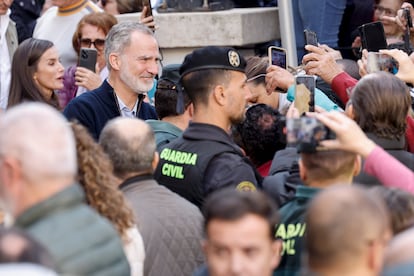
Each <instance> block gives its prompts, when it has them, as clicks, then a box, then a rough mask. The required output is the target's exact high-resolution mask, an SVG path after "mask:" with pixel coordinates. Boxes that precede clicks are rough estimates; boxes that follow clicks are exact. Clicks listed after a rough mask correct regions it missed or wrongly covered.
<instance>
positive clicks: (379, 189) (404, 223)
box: [371, 186, 414, 235]
mask: <svg viewBox="0 0 414 276" xmlns="http://www.w3.org/2000/svg"><path fill="white" fill-rule="evenodd" d="M371 192H372V193H374V194H375V195H377V196H379V197H380V198H381V199H383V200H384V202H385V204H386V205H387V207H388V212H389V214H390V221H391V227H392V231H393V234H394V235H397V234H398V233H400V232H402V231H404V230H406V229H408V228H410V227H412V226H414V196H413V195H412V194H410V193H408V192H406V191H403V190H400V189H398V188H388V187H385V186H375V187H373V188H372V189H371Z"/></svg>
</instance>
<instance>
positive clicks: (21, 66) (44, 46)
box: [8, 38, 59, 109]
mask: <svg viewBox="0 0 414 276" xmlns="http://www.w3.org/2000/svg"><path fill="white" fill-rule="evenodd" d="M53 46H54V45H53V42H51V41H49V40H42V39H35V38H28V39H26V40H25V41H23V42H22V43H21V44H20V45H19V47H17V49H16V52H14V55H13V61H12V66H11V81H10V92H9V100H8V108H10V107H12V106H15V105H18V104H19V103H22V102H24V101H34V102H43V103H47V104H50V105H52V106H54V107H56V108H58V109H59V101H58V98H57V95H56V94H55V93H53V94H52V96H51V99H50V100H47V99H45V98H44V96H43V94H42V92H41V91H40V88H39V86H38V85H37V84H36V82H35V81H34V79H33V76H34V74H35V73H36V71H37V66H38V64H39V60H40V58H41V57H42V55H43V54H44V53H45V52H46V51H47V50H49V49H50V48H52V47H53Z"/></svg>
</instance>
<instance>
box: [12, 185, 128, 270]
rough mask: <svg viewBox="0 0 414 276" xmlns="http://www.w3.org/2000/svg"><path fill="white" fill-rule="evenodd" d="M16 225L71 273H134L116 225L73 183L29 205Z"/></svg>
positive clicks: (58, 264) (57, 265) (59, 267)
mask: <svg viewBox="0 0 414 276" xmlns="http://www.w3.org/2000/svg"><path fill="white" fill-rule="evenodd" d="M16 226H17V227H19V228H22V229H24V230H25V231H27V232H28V233H29V234H31V235H32V236H33V237H34V238H35V239H36V240H38V241H39V242H40V243H41V244H42V245H43V246H45V247H46V249H47V250H48V251H49V253H50V254H51V255H52V257H53V258H54V261H55V264H56V267H57V272H58V273H61V274H65V275H66V274H67V275H100V276H103V275H108V276H109V275H110V276H114V275H117V276H118V275H125V276H127V275H128V276H129V275H130V268H129V264H128V261H127V259H126V257H125V254H124V250H123V247H122V242H121V239H120V238H119V236H118V234H117V232H116V231H115V229H114V227H113V226H112V225H111V224H110V223H109V222H108V221H107V220H106V219H104V218H103V217H101V216H99V215H98V214H97V213H96V212H95V211H94V210H92V209H91V208H90V207H88V206H87V205H86V204H85V203H84V194H83V191H82V189H81V188H80V187H79V186H78V185H72V186H70V187H68V188H66V189H65V190H63V191H61V192H59V193H57V194H55V195H54V196H52V197H50V198H48V199H46V200H45V201H42V202H40V203H38V204H36V205H34V206H32V207H31V208H29V209H27V210H26V211H25V212H24V213H23V214H21V215H20V216H19V217H18V218H17V220H16Z"/></svg>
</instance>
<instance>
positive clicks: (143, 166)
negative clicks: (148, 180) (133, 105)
mask: <svg viewBox="0 0 414 276" xmlns="http://www.w3.org/2000/svg"><path fill="white" fill-rule="evenodd" d="M99 144H100V145H101V146H102V148H103V150H104V151H105V152H106V154H108V156H109V159H111V161H112V165H113V167H114V174H115V175H116V176H117V177H119V178H120V179H122V180H124V179H125V178H128V177H130V176H134V175H141V174H151V173H152V172H153V170H154V168H155V167H156V165H157V162H158V154H157V153H156V144H155V137H154V133H153V131H152V129H151V127H150V126H149V125H147V124H146V123H145V122H144V121H142V120H139V119H135V118H125V117H119V118H116V119H114V120H111V121H109V122H108V124H107V125H106V126H105V127H104V129H103V130H102V133H101V136H100V137H99Z"/></svg>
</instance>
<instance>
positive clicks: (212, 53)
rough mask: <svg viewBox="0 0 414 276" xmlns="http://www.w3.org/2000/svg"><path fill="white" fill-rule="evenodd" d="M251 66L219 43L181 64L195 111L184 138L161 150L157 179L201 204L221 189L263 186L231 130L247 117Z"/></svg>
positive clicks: (200, 50) (184, 89)
mask: <svg viewBox="0 0 414 276" xmlns="http://www.w3.org/2000/svg"><path fill="white" fill-rule="evenodd" d="M245 67H246V61H245V60H244V58H243V57H242V56H241V55H240V54H239V53H238V52H237V51H236V50H234V49H232V48H222V47H214V46H209V47H205V48H201V49H197V50H195V51H193V52H192V53H191V54H189V55H187V56H186V57H185V59H184V62H183V64H182V65H181V67H180V74H181V85H182V90H183V91H181V92H183V93H187V95H188V96H189V98H190V99H191V101H192V102H193V104H194V115H193V119H192V122H191V123H190V125H189V127H188V128H187V129H186V130H185V131H184V133H183V135H182V137H180V138H178V139H176V140H174V141H173V142H171V143H169V144H168V145H167V146H166V147H164V148H163V149H162V150H161V152H160V162H159V164H158V167H157V169H156V172H155V178H156V179H157V181H158V182H159V183H160V184H162V185H165V186H166V187H168V188H169V189H171V190H172V191H174V192H176V193H178V194H179V195H181V196H183V197H184V198H186V199H188V200H189V201H191V202H192V203H194V204H195V205H197V206H198V207H201V206H202V203H203V199H204V198H205V197H206V196H207V195H208V194H210V193H211V192H213V191H215V190H217V189H220V188H223V187H234V188H235V189H238V190H256V187H257V186H258V185H260V184H261V177H260V176H259V175H258V174H257V172H256V170H255V169H254V168H253V166H252V165H251V164H250V162H249V160H248V159H247V158H246V157H245V156H244V155H243V153H242V151H241V150H240V148H239V147H238V146H237V145H236V144H235V143H234V142H233V141H232V139H231V138H230V136H229V134H228V133H229V129H230V127H231V125H232V124H236V123H239V122H241V121H242V120H243V119H244V109H245V105H246V100H247V97H248V96H249V94H250V91H249V89H248V88H247V86H246V75H245V74H244V69H245Z"/></svg>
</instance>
